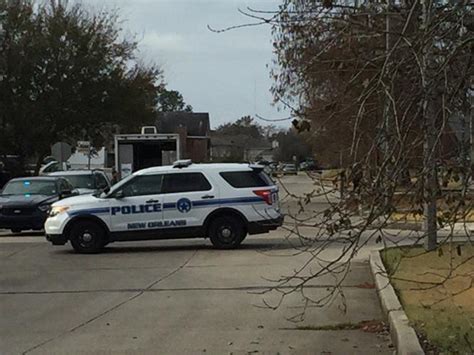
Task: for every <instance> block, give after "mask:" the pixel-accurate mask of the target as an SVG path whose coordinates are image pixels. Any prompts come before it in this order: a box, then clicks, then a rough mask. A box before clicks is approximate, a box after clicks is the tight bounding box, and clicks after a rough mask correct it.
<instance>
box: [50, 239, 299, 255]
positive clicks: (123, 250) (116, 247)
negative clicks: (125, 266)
mask: <svg viewBox="0 0 474 355" xmlns="http://www.w3.org/2000/svg"><path fill="white" fill-rule="evenodd" d="M293 247H294V246H293V245H291V244H290V243H282V242H281V241H278V242H271V241H268V242H266V243H246V244H242V245H241V246H240V247H239V248H237V249H230V250H219V249H216V248H214V247H213V246H212V245H208V244H179V245H137V246H134V245H133V246H132V245H123V246H121V245H120V243H114V244H112V245H110V246H108V247H106V248H105V249H104V250H103V251H102V253H101V254H129V253H157V252H175V251H194V250H209V251H215V252H216V253H235V252H238V251H239V250H257V251H261V252H265V251H272V250H285V249H292V248H293ZM54 252H55V253H56V254H76V253H75V252H74V250H72V249H61V250H55V251H54ZM76 255H81V254H76Z"/></svg>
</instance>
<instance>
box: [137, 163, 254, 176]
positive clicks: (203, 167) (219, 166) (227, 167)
mask: <svg viewBox="0 0 474 355" xmlns="http://www.w3.org/2000/svg"><path fill="white" fill-rule="evenodd" d="M256 167H257V166H255V165H252V166H250V165H249V164H238V163H225V164H223V163H214V164H191V165H189V166H186V167H182V168H178V167H173V166H172V165H165V166H156V167H152V168H147V169H142V170H139V171H137V172H135V173H134V175H148V174H154V173H163V172H175V171H176V172H177V171H219V172H222V171H242V170H244V171H245V170H246V171H249V170H252V169H254V168H256ZM258 167H259V168H260V166H258ZM261 168H262V169H263V166H261Z"/></svg>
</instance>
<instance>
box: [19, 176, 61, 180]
mask: <svg viewBox="0 0 474 355" xmlns="http://www.w3.org/2000/svg"><path fill="white" fill-rule="evenodd" d="M58 179H59V176H25V177H17V178H13V179H10V181H23V180H28V181H56V180H58Z"/></svg>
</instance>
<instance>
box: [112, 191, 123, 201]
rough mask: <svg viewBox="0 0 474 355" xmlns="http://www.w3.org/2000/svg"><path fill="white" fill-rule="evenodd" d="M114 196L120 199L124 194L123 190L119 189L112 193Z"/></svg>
mask: <svg viewBox="0 0 474 355" xmlns="http://www.w3.org/2000/svg"><path fill="white" fill-rule="evenodd" d="M114 197H115V198H116V199H118V200H120V199H121V198H124V197H125V195H124V193H123V191H122V190H120V191H117V192H116V193H115V194H114Z"/></svg>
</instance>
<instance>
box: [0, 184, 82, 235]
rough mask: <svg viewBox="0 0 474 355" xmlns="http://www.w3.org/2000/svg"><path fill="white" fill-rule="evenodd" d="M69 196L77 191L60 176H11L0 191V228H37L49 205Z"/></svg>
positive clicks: (14, 229) (12, 229) (17, 231)
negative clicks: (13, 177)
mask: <svg viewBox="0 0 474 355" xmlns="http://www.w3.org/2000/svg"><path fill="white" fill-rule="evenodd" d="M73 195H77V191H76V190H74V188H73V187H72V185H71V184H70V183H69V181H67V180H66V179H64V178H60V177H29V178H16V179H11V180H10V181H9V182H8V183H7V184H6V185H5V187H4V188H3V190H2V191H1V192H0V229H10V230H11V231H12V232H13V233H19V232H21V231H23V230H28V229H34V230H41V229H43V225H44V222H45V220H46V218H47V216H48V212H49V209H50V206H51V204H52V203H53V202H56V201H58V200H60V199H62V198H65V197H69V196H73Z"/></svg>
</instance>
